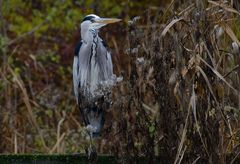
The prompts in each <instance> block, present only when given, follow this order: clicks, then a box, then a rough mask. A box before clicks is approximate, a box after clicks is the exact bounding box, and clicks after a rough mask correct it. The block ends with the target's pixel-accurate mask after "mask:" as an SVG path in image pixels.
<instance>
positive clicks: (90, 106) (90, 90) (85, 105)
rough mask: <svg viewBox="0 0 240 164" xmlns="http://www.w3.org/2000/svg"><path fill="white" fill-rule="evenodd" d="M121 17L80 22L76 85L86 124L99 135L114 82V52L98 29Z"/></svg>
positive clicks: (75, 89)
mask: <svg viewBox="0 0 240 164" xmlns="http://www.w3.org/2000/svg"><path fill="white" fill-rule="evenodd" d="M118 21H120V19H115V18H100V17H99V16H97V15H94V14H90V15H87V16H86V17H85V18H84V19H83V21H82V23H81V41H80V42H79V43H78V44H77V46H76V49H75V55H74V61H73V87H74V93H75V97H76V101H77V104H78V106H79V109H80V111H81V115H82V116H83V120H84V123H85V125H86V126H87V127H88V129H89V130H90V131H91V136H92V137H96V136H98V135H99V133H100V132H101V129H102V127H103V124H104V110H105V109H104V108H105V107H106V106H108V105H106V104H108V100H107V99H108V98H107V97H108V94H109V92H108V90H109V88H111V85H112V84H113V83H114V81H115V79H116V76H115V75H114V74H113V65H112V59H111V54H110V52H109V51H108V50H107V47H106V44H105V43H104V42H103V40H102V39H101V38H100V37H99V35H98V32H99V29H100V28H101V27H103V26H105V25H107V24H110V23H115V22H118Z"/></svg>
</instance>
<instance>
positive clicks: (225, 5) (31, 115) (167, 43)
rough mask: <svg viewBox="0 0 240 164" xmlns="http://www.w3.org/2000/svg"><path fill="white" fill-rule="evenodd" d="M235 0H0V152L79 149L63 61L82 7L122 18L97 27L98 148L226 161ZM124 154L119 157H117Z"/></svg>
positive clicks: (239, 72) (235, 145) (237, 59)
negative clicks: (103, 68) (104, 73)
mask: <svg viewBox="0 0 240 164" xmlns="http://www.w3.org/2000/svg"><path fill="white" fill-rule="evenodd" d="M239 5H240V3H239V1H238V0H228V1H223V0H219V1H211V0H171V1H170V0H166V1H164V0H162V1H159V0H152V1H150V2H149V1H147V0H141V1H134V0H133V1H119V0H116V1H110V0H104V1H93V0H57V1H49V0H35V1H26V0H6V1H5V0H0V153H7V154H9V153H43V154H49V153H50V154H51V153H77V152H84V148H85V145H86V141H85V139H84V130H83V123H82V121H81V117H80V112H79V111H78V109H77V106H76V102H75V99H74V96H73V90H72V60H73V52H74V48H75V45H76V43H77V42H78V41H79V40H80V33H79V31H80V29H79V26H80V22H81V20H82V19H83V18H84V16H85V15H87V14H91V13H95V14H97V15H99V16H102V17H117V18H122V19H123V22H122V23H119V24H114V25H111V26H107V27H104V28H103V29H102V31H101V36H102V38H103V39H105V40H106V41H107V43H108V45H109V47H110V48H111V49H112V58H113V62H114V71H115V73H116V74H117V75H118V76H120V75H121V76H123V81H122V82H121V83H119V84H118V85H117V86H115V87H114V89H113V105H112V107H111V109H110V110H109V111H108V112H107V116H106V124H105V127H104V131H103V134H102V137H101V139H99V140H98V141H97V143H96V144H97V145H98V146H97V147H98V152H100V153H107V154H114V155H116V156H117V157H119V159H120V160H131V157H133V156H143V155H145V156H147V157H149V158H150V159H152V160H154V156H155V155H160V156H164V157H166V158H168V159H169V160H170V161H171V163H173V162H175V163H180V162H182V161H188V162H199V161H201V160H202V161H208V162H210V163H211V162H212V163H216V162H217V163H219V162H221V163H225V162H228V161H230V162H234V161H235V160H236V159H237V158H238V156H239V154H240V147H239V144H240V138H239V137H240V126H239V118H240V69H239V64H240V52H239V45H240V42H239V38H240V13H239V12H240V11H239V9H240V6H239ZM123 157H124V158H123Z"/></svg>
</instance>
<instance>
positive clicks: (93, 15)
mask: <svg viewBox="0 0 240 164" xmlns="http://www.w3.org/2000/svg"><path fill="white" fill-rule="evenodd" d="M88 16H92V17H95V18H100V17H99V16H97V15H95V14H89V15H87V16H86V17H88Z"/></svg>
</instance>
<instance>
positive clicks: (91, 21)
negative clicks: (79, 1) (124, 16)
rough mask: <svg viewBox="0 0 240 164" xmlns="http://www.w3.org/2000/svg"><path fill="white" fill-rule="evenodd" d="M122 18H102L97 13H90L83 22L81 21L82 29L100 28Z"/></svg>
mask: <svg viewBox="0 0 240 164" xmlns="http://www.w3.org/2000/svg"><path fill="white" fill-rule="evenodd" d="M119 21H121V19H116V18H100V17H99V16H97V15H95V14H90V15H87V16H86V17H85V18H84V19H83V21H82V23H81V29H84V31H85V30H98V29H100V28H101V27H103V26H105V25H107V24H110V23H115V22H119Z"/></svg>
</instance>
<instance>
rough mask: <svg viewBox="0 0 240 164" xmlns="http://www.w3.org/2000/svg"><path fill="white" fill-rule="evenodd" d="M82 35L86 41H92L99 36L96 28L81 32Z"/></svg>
mask: <svg viewBox="0 0 240 164" xmlns="http://www.w3.org/2000/svg"><path fill="white" fill-rule="evenodd" d="M81 35H82V40H83V41H84V42H86V43H91V42H93V40H94V39H95V38H97V37H98V31H96V30H88V31H87V32H85V33H83V32H82V33H81Z"/></svg>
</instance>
